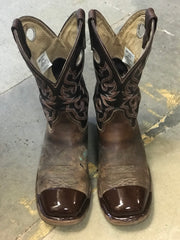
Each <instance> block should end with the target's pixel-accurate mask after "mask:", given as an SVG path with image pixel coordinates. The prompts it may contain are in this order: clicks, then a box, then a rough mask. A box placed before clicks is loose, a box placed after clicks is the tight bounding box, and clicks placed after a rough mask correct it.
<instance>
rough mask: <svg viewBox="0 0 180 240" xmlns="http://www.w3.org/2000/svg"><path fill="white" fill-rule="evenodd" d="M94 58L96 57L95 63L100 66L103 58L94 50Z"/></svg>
mask: <svg viewBox="0 0 180 240" xmlns="http://www.w3.org/2000/svg"><path fill="white" fill-rule="evenodd" d="M93 57H94V60H95V62H96V63H97V64H100V62H101V58H100V56H99V54H98V53H97V51H96V49H93Z"/></svg>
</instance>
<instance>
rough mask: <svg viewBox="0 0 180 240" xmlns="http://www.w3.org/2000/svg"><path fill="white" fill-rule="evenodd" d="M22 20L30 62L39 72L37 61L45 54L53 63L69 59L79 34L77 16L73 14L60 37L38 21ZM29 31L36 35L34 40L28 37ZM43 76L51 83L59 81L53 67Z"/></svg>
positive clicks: (30, 18)
mask: <svg viewBox="0 0 180 240" xmlns="http://www.w3.org/2000/svg"><path fill="white" fill-rule="evenodd" d="M20 20H21V22H22V25H23V29H24V32H25V36H26V43H27V45H28V47H29V49H30V51H31V59H30V61H31V62H32V64H33V65H34V66H35V67H36V69H37V70H38V71H40V69H39V67H38V64H37V59H38V58H39V56H40V55H41V54H42V53H43V52H46V54H47V56H48V58H49V60H50V62H51V63H53V62H54V61H55V60H56V59H57V58H62V60H66V59H67V58H68V56H69V54H70V52H71V50H72V48H73V46H74V44H75V40H76V38H77V33H78V28H77V18H76V14H73V15H72V17H71V18H70V19H69V20H68V21H67V22H66V24H65V25H64V27H63V29H62V30H61V32H60V34H59V35H58V36H56V35H55V34H54V33H53V32H52V31H51V30H50V29H49V28H48V27H47V26H46V25H45V24H43V23H42V22H41V21H39V20H38V19H35V18H32V17H22V18H21V19H20ZM29 29H30V30H31V34H34V36H33V39H32V40H30V39H29V38H28V35H27V31H28V30H29ZM43 75H44V76H45V77H46V78H48V79H49V80H50V81H52V82H54V83H56V81H57V80H56V78H55V76H54V74H53V72H52V67H49V68H48V69H47V71H46V72H45V73H44V74H43Z"/></svg>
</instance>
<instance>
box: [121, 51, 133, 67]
mask: <svg viewBox="0 0 180 240" xmlns="http://www.w3.org/2000/svg"><path fill="white" fill-rule="evenodd" d="M134 58H135V56H134V54H133V53H132V52H131V51H130V50H129V49H128V48H127V47H125V48H124V57H123V59H122V61H123V62H124V63H126V64H127V65H129V66H130V67H132V66H133V64H134Z"/></svg>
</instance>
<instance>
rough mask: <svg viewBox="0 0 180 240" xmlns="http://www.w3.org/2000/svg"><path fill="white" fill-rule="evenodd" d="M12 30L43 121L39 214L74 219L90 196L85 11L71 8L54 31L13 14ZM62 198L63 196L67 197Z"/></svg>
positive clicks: (60, 219) (52, 220) (53, 219)
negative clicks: (33, 81) (36, 92)
mask: <svg viewBox="0 0 180 240" xmlns="http://www.w3.org/2000/svg"><path fill="white" fill-rule="evenodd" d="M29 30H31V32H32V33H33V34H34V36H33V38H32V39H29V38H28V31H29ZM12 32H13V35H14V38H15V41H16V43H17V46H18V48H19V50H20V52H21V54H22V57H23V58H24V60H25V62H26V64H27V66H28V67H29V69H30V70H31V71H32V73H33V75H34V76H35V79H36V81H37V85H38V87H39V91H40V102H41V104H42V108H43V111H44V114H45V116H46V119H47V122H48V126H47V130H46V134H45V139H44V144H43V147H42V153H41V158H40V163H39V168H38V173H37V182H36V199H37V206H38V210H39V213H40V216H41V217H42V219H43V220H45V221H46V222H48V223H50V224H57V225H61V223H62V224H63V222H64V223H65V224H66V223H67V224H68V223H70V224H71V223H76V222H78V221H79V220H80V219H81V217H82V215H83V214H84V212H85V210H86V209H87V206H88V204H89V199H90V181H89V175H88V165H87V117H88V102H89V97H88V92H87V89H86V86H85V83H84V79H83V75H82V71H83V67H84V49H85V13H84V11H83V10H82V9H79V10H78V11H76V12H74V13H73V14H72V15H71V16H70V17H69V18H68V20H67V21H66V22H65V24H64V26H63V28H62V29H61V31H60V33H59V35H58V36H56V34H55V33H54V32H52V30H51V29H50V28H49V27H47V26H46V25H45V24H44V23H43V22H42V21H40V20H39V19H36V18H34V17H29V16H25V17H21V18H19V19H15V20H14V22H13V26H12ZM44 68H45V70H44ZM65 198H69V199H68V201H67V202H66V201H65Z"/></svg>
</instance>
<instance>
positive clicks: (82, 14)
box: [77, 8, 86, 49]
mask: <svg viewBox="0 0 180 240" xmlns="http://www.w3.org/2000/svg"><path fill="white" fill-rule="evenodd" d="M77 21H78V25H79V24H80V22H82V23H83V28H82V31H83V32H82V37H83V48H84V49H85V48H86V37H85V27H84V25H85V12H84V10H83V9H81V8H80V9H78V10H77Z"/></svg>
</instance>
